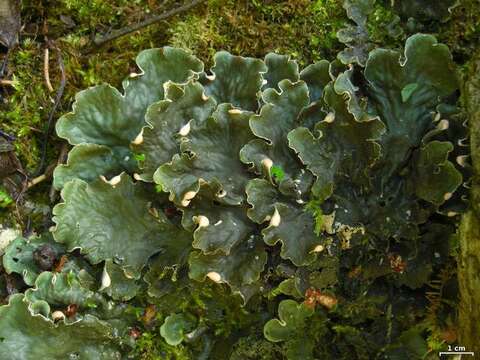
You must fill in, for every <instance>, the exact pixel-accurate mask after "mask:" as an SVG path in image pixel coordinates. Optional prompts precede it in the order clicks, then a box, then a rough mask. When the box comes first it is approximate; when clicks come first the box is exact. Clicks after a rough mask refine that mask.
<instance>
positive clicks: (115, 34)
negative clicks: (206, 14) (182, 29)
mask: <svg viewBox="0 0 480 360" xmlns="http://www.w3.org/2000/svg"><path fill="white" fill-rule="evenodd" d="M205 1H206V0H193V1H192V2H191V3H189V4H185V5H182V6H180V7H178V8H176V9H172V10H170V11H166V12H164V13H162V14H158V15H154V16H151V17H149V18H147V19H145V20H143V21H142V22H140V23H138V24H135V25H132V26H126V27H124V28H122V29H119V30H116V31H113V32H112V33H110V34H109V35H105V36H103V37H97V38H95V39H94V40H93V44H94V46H95V47H101V46H103V45H105V44H106V43H108V42H110V41H112V40H115V39H118V38H119V37H122V36H125V35H127V34H130V33H132V32H134V31H137V30H140V29H143V28H144V27H147V26H149V25H152V24H154V23H156V22H159V21H161V20H165V19H167V18H169V17H172V16H174V15H177V14H179V13H181V12H184V11H187V10H190V9H191V8H193V7H195V6H197V5H198V4H200V3H202V2H205Z"/></svg>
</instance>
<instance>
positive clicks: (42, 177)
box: [27, 174, 47, 189]
mask: <svg viewBox="0 0 480 360" xmlns="http://www.w3.org/2000/svg"><path fill="white" fill-rule="evenodd" d="M45 179H47V175H45V174H42V175H40V176H37V177H36V178H34V179H32V180H30V181H29V182H28V185H27V186H28V188H29V189H30V188H31V187H32V186H35V185H37V184H39V183H41V182H42V181H43V180H45Z"/></svg>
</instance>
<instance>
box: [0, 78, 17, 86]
mask: <svg viewBox="0 0 480 360" xmlns="http://www.w3.org/2000/svg"><path fill="white" fill-rule="evenodd" d="M13 84H15V81H13V80H4V79H0V85H2V86H3V85H8V86H13Z"/></svg>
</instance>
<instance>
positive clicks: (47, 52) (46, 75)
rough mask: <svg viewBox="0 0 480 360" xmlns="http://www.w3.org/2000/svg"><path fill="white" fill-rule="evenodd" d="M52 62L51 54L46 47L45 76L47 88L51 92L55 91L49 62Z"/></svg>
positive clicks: (44, 58) (44, 56)
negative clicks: (51, 80)
mask: <svg viewBox="0 0 480 360" xmlns="http://www.w3.org/2000/svg"><path fill="white" fill-rule="evenodd" d="M49 62H50V56H49V51H48V47H47V48H45V52H44V53H43V77H44V78H45V83H46V84H47V89H48V91H50V92H53V87H52V83H51V82H50V71H49V69H48V63H49Z"/></svg>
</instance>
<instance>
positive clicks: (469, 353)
mask: <svg viewBox="0 0 480 360" xmlns="http://www.w3.org/2000/svg"><path fill="white" fill-rule="evenodd" d="M438 355H439V356H442V355H472V356H474V355H475V354H474V352H473V351H441V352H439V353H438Z"/></svg>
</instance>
